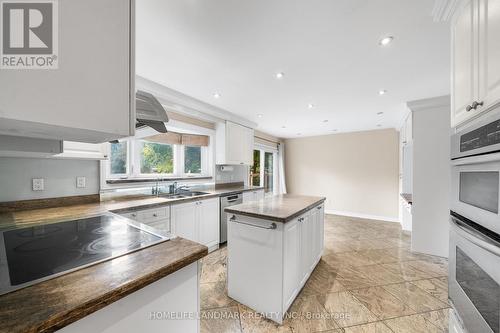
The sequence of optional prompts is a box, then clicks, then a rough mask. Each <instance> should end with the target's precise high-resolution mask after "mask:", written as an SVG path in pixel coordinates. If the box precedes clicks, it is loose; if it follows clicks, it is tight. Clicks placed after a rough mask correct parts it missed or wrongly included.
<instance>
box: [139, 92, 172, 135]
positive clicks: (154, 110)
mask: <svg viewBox="0 0 500 333" xmlns="http://www.w3.org/2000/svg"><path fill="white" fill-rule="evenodd" d="M135 108H136V119H137V123H136V124H135V127H136V128H138V127H143V126H149V127H151V128H153V129H154V130H156V131H157V132H160V133H167V128H166V127H165V123H166V122H168V116H167V111H165V109H164V108H163V106H162V105H161V104H160V102H159V101H158V100H157V99H156V97H154V96H153V95H152V94H150V93H147V92H145V91H141V90H138V91H137V92H136V93H135Z"/></svg>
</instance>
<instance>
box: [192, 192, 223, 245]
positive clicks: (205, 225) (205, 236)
mask: <svg viewBox="0 0 500 333" xmlns="http://www.w3.org/2000/svg"><path fill="white" fill-rule="evenodd" d="M197 210H198V224H199V228H198V229H199V240H200V243H201V244H203V245H206V246H207V247H212V246H214V245H218V244H219V226H220V223H219V198H214V199H206V200H202V201H199V204H198V207H197Z"/></svg>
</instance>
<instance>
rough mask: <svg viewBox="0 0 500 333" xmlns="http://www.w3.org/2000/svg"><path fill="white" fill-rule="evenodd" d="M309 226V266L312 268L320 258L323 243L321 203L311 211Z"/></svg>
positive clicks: (322, 211)
mask: <svg viewBox="0 0 500 333" xmlns="http://www.w3.org/2000/svg"><path fill="white" fill-rule="evenodd" d="M311 227H312V240H313V241H312V254H311V267H310V269H311V270H313V269H314V267H315V266H316V263H317V262H318V261H319V259H320V258H321V254H322V253H323V244H324V239H323V237H324V210H323V205H319V206H316V207H314V208H313V209H312V211H311Z"/></svg>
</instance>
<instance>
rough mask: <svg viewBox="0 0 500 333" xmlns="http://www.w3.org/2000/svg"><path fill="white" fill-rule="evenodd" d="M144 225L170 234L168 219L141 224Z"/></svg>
mask: <svg viewBox="0 0 500 333" xmlns="http://www.w3.org/2000/svg"><path fill="white" fill-rule="evenodd" d="M143 223H144V224H145V225H147V226H149V227H151V228H154V229H156V230H158V231H161V232H170V219H164V220H156V221H150V222H143Z"/></svg>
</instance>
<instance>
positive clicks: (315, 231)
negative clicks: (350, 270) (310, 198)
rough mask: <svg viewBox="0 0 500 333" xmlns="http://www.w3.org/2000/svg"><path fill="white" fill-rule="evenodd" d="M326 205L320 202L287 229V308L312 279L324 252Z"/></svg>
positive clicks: (285, 252) (284, 274) (285, 255)
mask: <svg viewBox="0 0 500 333" xmlns="http://www.w3.org/2000/svg"><path fill="white" fill-rule="evenodd" d="M324 216H325V215H324V206H323V204H321V205H318V206H316V207H314V208H312V209H311V210H309V211H308V212H306V213H305V214H303V215H301V216H299V217H297V218H296V219H295V220H293V221H290V222H287V223H286V224H285V228H284V245H283V248H284V261H283V276H284V286H283V300H284V311H286V309H288V308H289V307H290V305H291V304H292V302H293V301H294V299H295V297H296V296H297V294H298V293H299V292H300V290H301V289H302V287H303V286H304V285H305V283H306V282H307V279H309V277H310V275H311V273H312V271H313V270H314V268H315V267H316V265H317V264H318V262H319V260H320V259H321V256H322V254H323V246H324Z"/></svg>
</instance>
